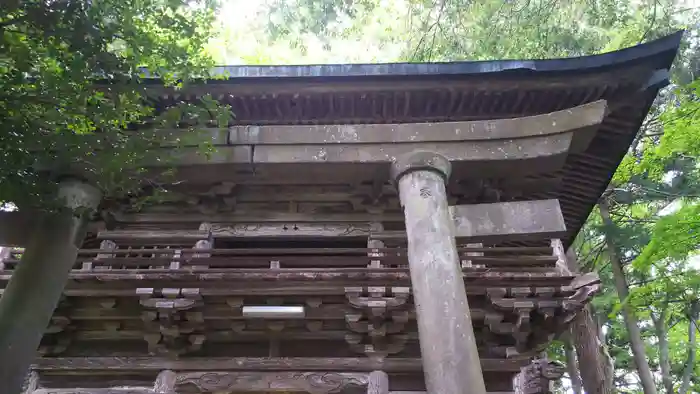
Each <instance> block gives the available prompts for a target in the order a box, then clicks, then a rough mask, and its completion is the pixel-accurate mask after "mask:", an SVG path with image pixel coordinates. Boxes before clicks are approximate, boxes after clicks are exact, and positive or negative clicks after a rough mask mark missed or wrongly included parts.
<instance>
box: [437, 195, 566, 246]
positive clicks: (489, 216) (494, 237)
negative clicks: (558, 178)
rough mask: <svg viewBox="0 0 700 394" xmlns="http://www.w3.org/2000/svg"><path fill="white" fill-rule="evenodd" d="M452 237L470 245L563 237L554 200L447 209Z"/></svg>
mask: <svg viewBox="0 0 700 394" xmlns="http://www.w3.org/2000/svg"><path fill="white" fill-rule="evenodd" d="M450 213H451V214H452V218H453V219H454V225H455V227H454V231H455V237H457V238H464V239H466V240H469V241H473V242H499V241H523V240H532V239H535V240H537V239H539V240H543V239H551V238H561V237H563V236H565V235H566V225H565V224H564V216H563V215H562V213H561V208H560V207H559V201H558V200H554V199H552V200H534V201H518V202H501V203H494V204H474V205H457V206H453V207H450Z"/></svg>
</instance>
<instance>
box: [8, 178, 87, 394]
mask: <svg viewBox="0 0 700 394" xmlns="http://www.w3.org/2000/svg"><path fill="white" fill-rule="evenodd" d="M59 199H61V200H62V202H63V203H64V204H65V206H66V207H67V208H69V209H68V210H66V211H64V212H62V213H58V214H52V215H46V216H44V217H42V218H41V220H40V224H39V226H37V227H36V231H35V232H34V234H32V238H31V240H30V241H29V243H28V245H27V248H26V250H25V251H24V254H23V255H22V260H21V262H20V263H19V265H18V266H17V268H16V269H15V270H14V273H13V275H12V278H11V279H10V282H9V283H8V284H7V288H6V289H5V292H4V294H3V296H2V299H1V300H0V393H3V394H19V393H20V392H21V391H22V384H23V381H24V377H25V376H26V374H27V372H28V370H29V367H30V365H31V363H32V361H34V358H35V356H36V350H37V348H38V347H39V342H40V341H41V337H42V336H43V334H44V331H45V330H46V327H47V326H48V324H49V321H50V320H51V315H52V314H53V311H54V309H55V308H56V305H57V304H58V301H59V298H60V297H61V293H62V292H63V288H64V286H65V284H66V281H67V280H68V274H69V273H70V270H71V269H72V268H73V264H75V260H76V257H77V254H78V249H79V248H80V246H81V245H82V242H83V239H84V237H85V231H86V224H87V221H88V214H87V211H88V210H91V209H94V208H95V207H97V205H98V203H99V201H100V193H99V191H98V190H97V189H95V188H93V187H92V186H89V185H87V184H84V183H81V182H77V181H65V182H63V183H61V184H60V185H59ZM79 208H87V210H86V209H79ZM79 212H81V213H80V214H79Z"/></svg>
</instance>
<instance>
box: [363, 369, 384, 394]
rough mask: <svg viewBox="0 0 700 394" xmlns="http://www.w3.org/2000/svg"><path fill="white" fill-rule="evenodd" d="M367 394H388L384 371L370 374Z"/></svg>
mask: <svg viewBox="0 0 700 394" xmlns="http://www.w3.org/2000/svg"><path fill="white" fill-rule="evenodd" d="M367 394H389V375H387V373H386V372H384V371H373V372H372V373H370V374H369V382H368V384H367Z"/></svg>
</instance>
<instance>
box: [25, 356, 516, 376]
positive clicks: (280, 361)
mask: <svg viewBox="0 0 700 394" xmlns="http://www.w3.org/2000/svg"><path fill="white" fill-rule="evenodd" d="M528 363H529V360H527V359H525V360H517V359H514V360H503V359H490V358H487V359H484V358H482V359H481V367H482V368H483V370H484V371H509V372H519V371H520V368H521V367H523V366H525V365H527V364H528ZM32 369H33V370H36V371H50V372H52V373H60V372H67V373H76V372H83V371H84V372H103V373H123V372H125V371H139V372H145V371H162V370H166V369H169V370H173V371H280V370H287V371H348V372H371V371H376V370H382V371H385V372H416V371H420V370H421V369H422V364H421V360H420V359H418V358H394V357H390V358H385V359H384V360H379V359H372V358H366V357H358V358H350V357H348V358H318V357H284V358H275V357H239V358H235V357H226V358H223V357H222V358H216V357H211V358H210V357H207V358H186V359H180V360H174V359H169V358H158V357H74V358H60V357H50V358H39V359H37V360H36V362H35V363H34V365H32Z"/></svg>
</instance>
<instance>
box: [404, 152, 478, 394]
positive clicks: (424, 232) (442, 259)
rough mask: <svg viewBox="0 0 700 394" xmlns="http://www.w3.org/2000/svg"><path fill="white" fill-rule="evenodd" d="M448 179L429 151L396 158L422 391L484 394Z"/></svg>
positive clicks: (444, 163) (444, 164)
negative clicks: (419, 358) (420, 367)
mask: <svg viewBox="0 0 700 394" xmlns="http://www.w3.org/2000/svg"><path fill="white" fill-rule="evenodd" d="M449 174H450V163H449V161H448V160H447V159H446V158H444V157H443V156H440V155H438V154H435V153H432V152H415V153H412V154H410V155H408V156H404V157H401V158H399V160H398V161H397V162H395V163H394V165H393V167H392V176H393V178H394V179H395V181H396V183H397V184H398V189H399V196H400V198H401V205H402V206H403V209H404V215H405V222H406V234H407V237H408V262H409V268H410V272H411V283H412V286H413V297H414V300H415V304H416V315H417V317H416V318H417V321H418V333H419V339H420V348H421V355H422V362H423V371H424V374H425V384H426V388H427V392H428V393H430V394H438V393H439V394H484V393H485V392H486V389H485V386H484V378H483V375H482V372H481V365H480V362H479V354H478V352H477V347H476V340H475V338H474V329H473V327H472V322H471V317H470V313H469V305H468V304H467V294H466V291H465V289H464V279H463V276H462V270H461V267H460V263H459V259H458V255H457V248H456V245H455V238H454V235H453V221H452V218H451V217H450V214H449V211H448V206H447V193H446V191H445V181H446V179H447V178H448V177H449Z"/></svg>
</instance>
